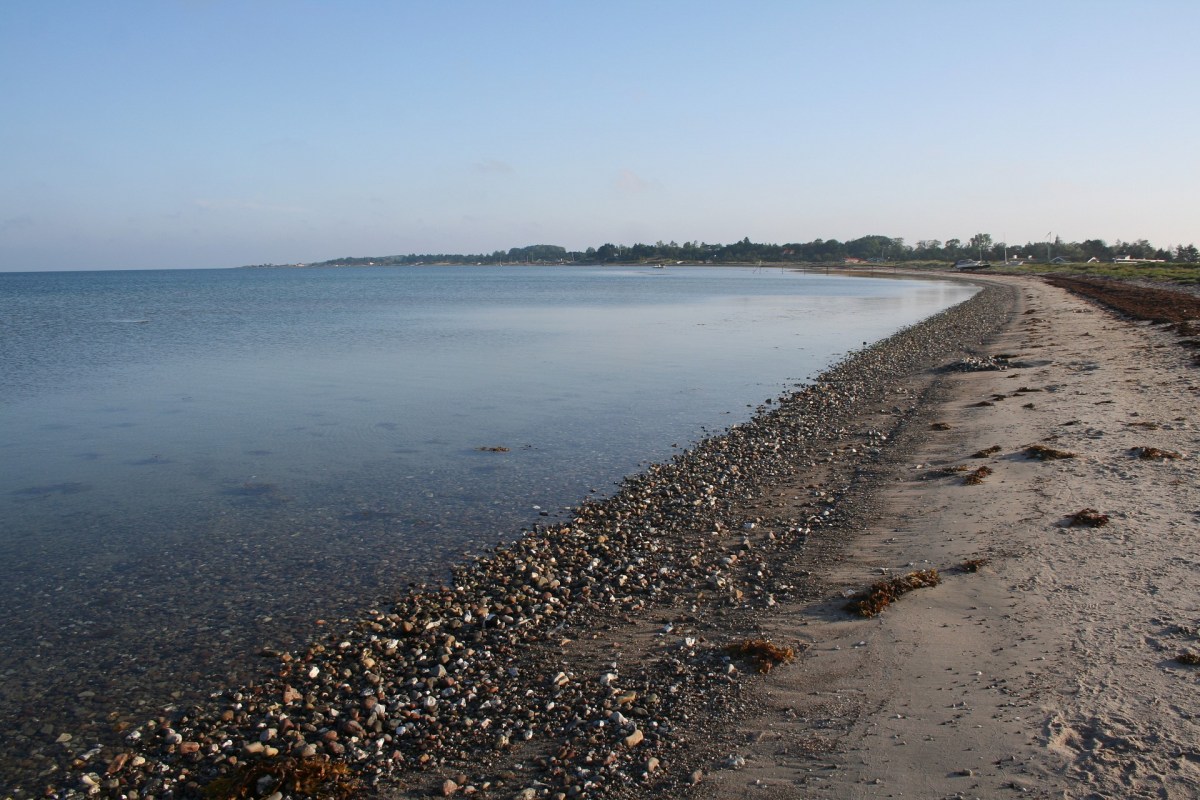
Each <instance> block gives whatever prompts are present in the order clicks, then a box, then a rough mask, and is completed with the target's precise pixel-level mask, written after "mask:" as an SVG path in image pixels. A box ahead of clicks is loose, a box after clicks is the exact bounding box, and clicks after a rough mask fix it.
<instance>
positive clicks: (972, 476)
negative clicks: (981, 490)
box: [963, 467, 992, 486]
mask: <svg viewBox="0 0 1200 800" xmlns="http://www.w3.org/2000/svg"><path fill="white" fill-rule="evenodd" d="M991 474H992V468H991V467H979V468H978V469H974V470H971V472H969V473H968V474H967V476H966V477H965V478H963V485H965V486H978V485H979V484H981V483H983V479H984V478H986V477H987V476H988V475H991Z"/></svg>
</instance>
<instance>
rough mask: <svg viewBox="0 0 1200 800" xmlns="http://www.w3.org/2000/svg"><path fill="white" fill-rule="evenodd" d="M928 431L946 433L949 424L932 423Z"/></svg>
mask: <svg viewBox="0 0 1200 800" xmlns="http://www.w3.org/2000/svg"><path fill="white" fill-rule="evenodd" d="M929 429H930V430H931V431H948V430H950V423H949V422H933V423H930V425H929Z"/></svg>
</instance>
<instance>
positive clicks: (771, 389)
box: [0, 267, 974, 747]
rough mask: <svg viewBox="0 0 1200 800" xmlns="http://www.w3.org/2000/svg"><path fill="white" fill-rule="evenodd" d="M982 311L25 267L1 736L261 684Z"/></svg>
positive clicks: (6, 325) (426, 279)
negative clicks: (907, 338)
mask: <svg viewBox="0 0 1200 800" xmlns="http://www.w3.org/2000/svg"><path fill="white" fill-rule="evenodd" d="M973 291H974V290H973V289H972V288H970V287H965V286H962V285H957V284H950V283H944V282H936V281H896V280H889V279H863V278H846V277H838V276H826V275H812V274H801V273H795V272H787V271H781V270H754V269H748V268H742V269H738V268H703V267H696V268H668V269H665V270H656V269H633V268H596V269H592V268H573V267H572V268H535V267H505V268H496V267H479V268H473V267H438V268H397V269H391V268H368V269H346V270H333V269H324V270H225V271H184V272H174V271H154V272H125V273H112V272H109V273H23V274H2V275H0V325H3V329H2V330H0V333H2V334H3V335H2V337H0V375H2V376H3V377H2V378H0V404H2V405H0V521H2V527H0V581H2V584H0V585H2V586H3V588H4V592H5V598H6V607H7V608H6V611H7V613H6V614H5V615H3V617H2V619H0V676H3V679H4V680H3V681H2V682H0V727H6V728H10V729H16V730H18V731H20V732H21V733H22V735H23V736H26V737H28V738H27V739H22V740H21V741H20V742H19V743H18V746H19V747H29V746H31V743H32V744H37V743H38V742H43V741H45V740H47V737H49V741H53V734H52V733H47V732H46V731H47V730H50V731H53V732H57V731H61V730H68V731H74V732H76V733H80V732H82V733H83V734H84V735H86V733H87V732H88V731H89V730H91V729H92V727H93V726H94V725H96V724H99V723H98V720H101V719H102V718H103V717H104V715H106V714H108V713H110V712H112V713H117V714H122V715H123V714H133V715H135V717H136V714H137V712H138V710H139V709H148V708H149V707H152V706H153V705H155V704H159V703H162V702H165V701H166V700H167V699H170V698H171V696H172V693H173V692H182V694H180V695H179V699H187V697H188V696H189V692H192V691H194V690H195V688H196V687H202V686H205V685H208V684H210V683H212V682H216V681H227V680H240V679H243V678H245V677H247V676H249V675H250V674H252V672H253V670H254V669H255V660H254V658H253V654H254V653H255V652H256V651H257V650H259V649H260V648H261V647H262V646H264V645H272V646H289V645H291V644H294V643H295V641H296V637H297V636H308V635H311V633H312V631H313V625H314V622H315V620H317V619H319V618H325V617H329V618H333V617H337V616H338V615H339V614H344V613H350V610H351V609H353V608H356V607H360V606H361V605H362V604H367V603H370V602H373V601H375V600H377V599H382V598H386V597H387V596H389V595H391V594H394V593H396V592H398V591H401V590H402V588H403V587H404V586H405V585H406V584H407V582H408V581H409V580H418V579H422V578H425V577H427V576H430V575H434V576H437V575H440V574H442V573H443V570H444V568H445V565H446V563H447V561H448V560H451V559H454V558H457V557H460V556H461V554H462V553H463V552H467V551H470V552H479V551H481V550H483V549H484V548H486V547H487V546H489V545H491V544H494V543H496V542H497V541H499V540H503V539H511V538H512V537H514V536H515V535H517V534H518V533H519V530H520V528H521V527H522V526H528V525H530V524H532V523H534V522H536V521H538V520H540V519H543V516H542V515H551V516H552V515H555V514H558V513H560V512H561V511H562V510H563V508H564V507H565V506H568V505H570V504H573V503H576V502H578V501H579V500H581V499H582V498H583V497H584V496H585V495H586V494H588V493H589V492H590V491H598V492H600V493H604V492H605V491H606V490H607V489H609V488H611V487H612V485H613V482H614V481H617V480H619V479H620V477H621V476H623V475H625V474H628V473H630V472H632V471H635V470H636V469H637V468H638V466H639V464H641V463H645V462H647V461H655V460H662V459H664V458H667V457H669V456H670V454H671V453H672V452H674V448H675V447H676V446H679V447H684V446H687V445H688V444H689V443H690V442H694V441H696V440H698V439H699V438H702V437H703V436H704V435H706V431H715V430H719V429H721V428H723V427H725V426H727V425H729V424H732V423H734V422H738V421H741V420H743V419H745V418H747V417H748V416H749V415H750V414H751V412H752V410H753V409H752V408H751V406H754V405H757V404H758V403H760V402H762V401H763V400H765V399H766V398H769V397H772V396H775V395H777V394H779V393H780V392H781V391H784V390H786V389H787V388H789V387H790V386H792V385H793V384H795V383H796V382H799V381H803V380H805V379H806V378H808V377H810V376H812V375H814V374H815V373H817V372H819V371H820V370H821V369H823V368H825V367H826V366H828V365H829V364H830V363H832V362H833V361H834V360H836V358H837V357H838V356H839V355H840V354H842V353H844V352H846V351H847V350H849V349H852V348H854V347H857V346H860V345H861V344H862V343H863V342H865V341H874V340H877V339H879V338H882V337H884V336H886V335H888V334H890V333H892V332H894V331H895V330H897V329H898V328H900V327H902V326H904V325H908V324H911V323H914V322H916V321H918V320H919V319H922V318H924V317H926V316H929V315H930V314H932V313H935V312H936V311H938V310H940V309H942V308H945V307H947V306H949V305H952V304H954V303H957V302H959V301H961V300H963V299H966V298H967V297H968V296H970V294H972V293H973ZM481 448H483V449H481ZM486 448H494V449H490V450H489V449H486ZM13 715H19V721H18V722H12V723H11V724H10V722H9V720H11V719H12V718H13ZM31 720H33V721H31Z"/></svg>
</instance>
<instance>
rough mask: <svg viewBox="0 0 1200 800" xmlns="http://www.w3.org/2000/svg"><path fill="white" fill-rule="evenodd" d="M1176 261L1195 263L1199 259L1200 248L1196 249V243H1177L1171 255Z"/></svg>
mask: <svg viewBox="0 0 1200 800" xmlns="http://www.w3.org/2000/svg"><path fill="white" fill-rule="evenodd" d="M1172 257H1173V258H1174V260H1176V261H1182V262H1184V263H1187V264H1195V263H1196V262H1197V261H1200V250H1197V249H1196V245H1194V244H1189V245H1182V244H1181V245H1178V246H1177V247H1176V248H1175V253H1174V255H1173V256H1172Z"/></svg>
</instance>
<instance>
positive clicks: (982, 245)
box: [967, 233, 992, 257]
mask: <svg viewBox="0 0 1200 800" xmlns="http://www.w3.org/2000/svg"><path fill="white" fill-rule="evenodd" d="M967 249H969V250H970V251H971V253H972V254H973V255H976V256H979V257H983V254H984V252H985V251H987V252H990V251H991V249H992V235H991V234H990V233H977V234H975V235H974V236H972V237H971V240H970V241H969V242H967Z"/></svg>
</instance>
